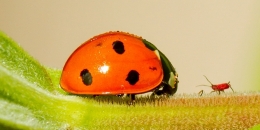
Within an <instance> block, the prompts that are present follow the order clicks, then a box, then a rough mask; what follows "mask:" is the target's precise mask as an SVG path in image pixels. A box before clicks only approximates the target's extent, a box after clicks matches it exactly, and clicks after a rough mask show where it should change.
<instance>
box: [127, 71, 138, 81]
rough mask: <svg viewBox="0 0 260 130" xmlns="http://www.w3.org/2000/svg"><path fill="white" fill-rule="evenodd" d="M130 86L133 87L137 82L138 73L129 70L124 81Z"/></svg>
mask: <svg viewBox="0 0 260 130" xmlns="http://www.w3.org/2000/svg"><path fill="white" fill-rule="evenodd" d="M125 80H126V81H128V82H129V84H131V85H135V84H136V82H137V81H138V80H139V73H138V72H137V71H136V70H131V71H129V73H128V74H127V78H126V79H125Z"/></svg>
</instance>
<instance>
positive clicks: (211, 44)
mask: <svg viewBox="0 0 260 130" xmlns="http://www.w3.org/2000/svg"><path fill="white" fill-rule="evenodd" d="M0 30H1V31H4V32H5V33H7V34H8V35H9V36H11V37H12V38H13V39H14V40H15V41H17V42H18V43H19V44H20V45H21V46H22V47H23V48H24V49H25V50H26V51H28V52H29V53H30V54H31V55H32V56H33V57H35V58H36V59H38V60H39V61H40V62H41V63H42V64H43V65H46V66H50V67H55V68H59V69H62V67H63V64H64V63H65V61H66V59H67V58H68V56H69V55H70V54H71V53H72V52H73V51H74V50H75V49H76V48H77V47H78V46H79V45H80V44H81V43H83V42H84V41H86V40H88V39H89V38H91V37H93V36H95V35H97V34H100V33H104V32H107V31H111V30H121V31H126V32H130V33H134V34H136V35H139V36H142V37H143V38H145V39H147V40H148V41H150V42H152V43H153V44H155V45H156V46H157V47H158V48H159V49H160V50H161V51H162V52H164V53H165V55H166V56H167V57H168V58H169V59H170V61H171V62H172V64H173V66H174V67H175V68H176V69H177V71H178V73H179V80H180V85H179V89H178V93H197V92H199V91H200V90H201V89H204V90H205V91H206V92H210V91H211V89H210V88H207V87H195V86H196V85H200V84H209V83H208V82H207V81H206V79H205V78H204V77H203V75H206V76H207V77H208V78H209V79H210V80H211V82H212V83H223V82H228V81H231V85H232V87H233V89H234V90H235V91H256V90H260V78H259V73H260V69H259V66H260V61H259V59H260V52H259V51H260V38H259V36H260V35H259V34H260V2H258V0H214V1H213V0H185V1H176V0H166V1H159V0H157V1H156V0H152V1H151V0H143V1H137V0H136V1H122V0H113V1H108V0H103V1H96V0H76V1H71V0H62V1H58V0H56V1H54V0H17V1H10V0H0ZM227 91H228V92H231V90H227Z"/></svg>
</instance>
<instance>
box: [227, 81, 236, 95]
mask: <svg viewBox="0 0 260 130" xmlns="http://www.w3.org/2000/svg"><path fill="white" fill-rule="evenodd" d="M227 84H228V85H229V87H230V88H231V90H232V91H233V93H234V92H235V91H234V90H233V88H232V87H231V84H230V81H228V83H227Z"/></svg>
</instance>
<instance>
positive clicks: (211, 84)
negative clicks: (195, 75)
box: [203, 75, 213, 86]
mask: <svg viewBox="0 0 260 130" xmlns="http://www.w3.org/2000/svg"><path fill="white" fill-rule="evenodd" d="M203 76H204V77H205V78H206V79H207V80H208V82H209V83H210V84H211V85H212V86H213V84H212V83H211V82H210V81H209V79H208V78H207V77H206V76H205V75H203Z"/></svg>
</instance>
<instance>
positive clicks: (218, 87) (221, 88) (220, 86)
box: [198, 75, 234, 95]
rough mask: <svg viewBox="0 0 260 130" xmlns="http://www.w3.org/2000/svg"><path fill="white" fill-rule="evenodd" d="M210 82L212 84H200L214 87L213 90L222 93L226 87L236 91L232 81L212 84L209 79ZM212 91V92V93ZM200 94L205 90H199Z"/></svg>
mask: <svg viewBox="0 0 260 130" xmlns="http://www.w3.org/2000/svg"><path fill="white" fill-rule="evenodd" d="M204 77H205V78H206V79H207V80H208V78H207V77H206V76H205V75H204ZM208 82H209V83H210V84H211V86H209V85H198V86H209V87H211V88H212V89H213V91H212V92H217V93H218V94H220V92H224V90H225V89H228V88H231V90H232V91H233V92H234V90H233V89H232V87H231V85H230V82H228V83H221V84H212V83H211V82H210V81H209V80H208ZM212 92H211V93H212ZM199 93H200V95H202V93H203V92H201V91H200V92H199Z"/></svg>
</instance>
